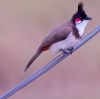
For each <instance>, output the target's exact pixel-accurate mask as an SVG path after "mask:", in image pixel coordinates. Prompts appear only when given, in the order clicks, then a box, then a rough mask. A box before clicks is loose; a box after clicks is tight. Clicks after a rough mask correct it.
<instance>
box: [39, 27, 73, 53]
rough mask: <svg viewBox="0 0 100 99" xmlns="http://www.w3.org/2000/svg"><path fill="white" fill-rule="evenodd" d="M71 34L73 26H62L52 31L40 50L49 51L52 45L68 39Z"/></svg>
mask: <svg viewBox="0 0 100 99" xmlns="http://www.w3.org/2000/svg"><path fill="white" fill-rule="evenodd" d="M70 32H73V28H72V27H71V26H60V27H57V28H54V29H52V30H51V31H50V33H49V34H48V35H47V36H46V37H45V39H44V40H43V41H42V43H41V45H40V47H39V48H40V49H42V50H43V51H44V50H47V49H48V48H49V47H50V46H51V45H52V44H54V43H56V42H58V41H61V40H64V39H66V38H67V36H68V34H69V33H70Z"/></svg>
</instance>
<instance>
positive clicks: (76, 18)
mask: <svg viewBox="0 0 100 99" xmlns="http://www.w3.org/2000/svg"><path fill="white" fill-rule="evenodd" d="M83 5H84V4H83V3H82V1H81V2H80V3H79V4H78V10H77V12H76V13H75V14H74V15H73V16H72V21H73V23H74V24H80V23H81V22H83V21H86V22H87V21H89V20H92V18H91V17H88V16H87V14H86V12H85V10H84V9H83Z"/></svg>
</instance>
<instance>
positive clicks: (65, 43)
mask: <svg viewBox="0 0 100 99" xmlns="http://www.w3.org/2000/svg"><path fill="white" fill-rule="evenodd" d="M78 41H79V39H77V38H75V36H74V35H73V34H72V33H70V34H69V36H68V37H67V38H66V39H65V40H62V41H59V42H57V43H55V44H53V45H51V47H50V51H51V52H52V53H58V52H59V51H61V49H63V50H65V49H68V48H70V47H73V46H74V45H75V44H76V43H77V42H78Z"/></svg>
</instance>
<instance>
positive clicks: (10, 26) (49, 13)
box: [0, 0, 100, 99]
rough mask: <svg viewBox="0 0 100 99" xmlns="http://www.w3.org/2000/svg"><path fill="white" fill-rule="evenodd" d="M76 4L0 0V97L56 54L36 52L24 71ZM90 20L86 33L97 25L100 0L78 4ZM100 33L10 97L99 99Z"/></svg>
mask: <svg viewBox="0 0 100 99" xmlns="http://www.w3.org/2000/svg"><path fill="white" fill-rule="evenodd" d="M79 1H80V0H0V95H2V94H3V93H5V92H6V91H8V90H9V89H10V88H13V87H14V86H15V85H16V84H17V83H19V82H21V81H22V80H24V79H25V78H26V77H28V76H29V75H30V74H32V73H33V72H34V71H36V70H37V69H38V68H40V67H41V66H43V65H45V64H47V63H48V62H49V61H50V60H52V59H53V58H54V57H55V56H54V55H51V54H50V53H49V52H48V51H47V52H45V53H43V54H41V55H40V57H39V58H38V59H37V60H36V61H35V62H34V64H32V66H31V67H30V68H29V70H28V71H27V72H24V68H25V66H26V64H27V62H28V60H29V59H30V58H31V57H32V55H33V54H34V53H35V51H36V49H37V47H38V46H39V44H40V42H41V40H43V38H44V37H45V35H46V34H47V33H48V31H49V30H50V28H52V27H53V26H55V25H57V24H60V23H64V22H66V21H68V20H69V19H70V18H71V16H72V14H73V13H75V12H76V10H77V4H78V2H79ZM82 1H83V2H84V9H85V10H86V13H87V14H88V16H90V17H92V18H93V20H92V21H91V22H90V23H89V24H88V26H87V28H86V30H85V35H86V34H88V33H89V32H90V31H91V30H93V29H94V28H95V27H96V26H97V25H100V13H99V9H100V0H82ZM99 42H100V35H99V34H98V35H96V36H95V37H94V38H93V39H92V40H90V41H89V42H88V43H86V44H85V45H84V46H82V47H81V48H80V49H79V50H77V51H76V52H75V53H73V54H72V55H71V56H70V57H68V58H67V59H65V60H63V61H62V62H61V63H59V64H58V65H57V66H56V67H55V68H53V69H52V70H50V71H49V72H47V73H46V74H44V75H43V76H41V77H40V78H38V79H37V80H36V81H34V82H32V83H31V84H29V85H28V86H26V87H25V88H23V89H22V90H20V91H18V92H17V93H16V94H14V95H13V96H11V97H9V99H100V44H99Z"/></svg>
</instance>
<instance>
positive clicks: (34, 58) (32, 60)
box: [24, 49, 42, 71]
mask: <svg viewBox="0 0 100 99" xmlns="http://www.w3.org/2000/svg"><path fill="white" fill-rule="evenodd" d="M41 52H42V51H41V50H40V49H38V50H37V51H36V53H35V54H34V56H33V57H32V58H31V59H30V60H29V62H28V64H27V65H26V67H25V70H24V71H27V69H28V68H29V67H30V66H31V64H32V63H33V62H34V61H35V60H36V58H37V57H38V56H39V55H40V54H41Z"/></svg>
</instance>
